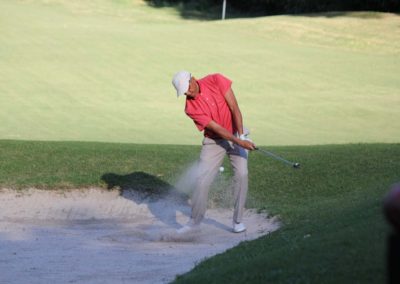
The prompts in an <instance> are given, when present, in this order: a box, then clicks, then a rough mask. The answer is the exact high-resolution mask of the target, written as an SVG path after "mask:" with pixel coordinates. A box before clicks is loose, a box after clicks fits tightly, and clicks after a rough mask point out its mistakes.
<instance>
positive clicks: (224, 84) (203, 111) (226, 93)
mask: <svg viewBox="0 0 400 284" xmlns="http://www.w3.org/2000/svg"><path fill="white" fill-rule="evenodd" d="M172 84H173V86H174V87H175V89H176V91H177V96H178V97H179V96H182V95H185V96H186V106H185V113H186V114H187V115H188V116H189V117H190V118H191V119H192V120H193V122H194V123H195V125H196V126H197V128H198V129H199V131H204V140H203V143H202V149H201V153H200V159H199V161H198V168H197V176H196V182H195V188H194V191H193V195H192V212H191V218H190V221H189V222H188V224H187V225H185V226H184V227H182V228H181V229H179V230H178V232H179V233H185V232H189V231H191V230H193V229H194V228H196V226H198V225H199V224H200V223H201V221H202V220H203V218H204V214H205V212H206V209H207V199H208V192H209V189H210V186H211V183H212V182H213V180H214V178H215V176H216V175H217V173H218V169H219V167H220V166H221V164H222V162H223V159H224V156H225V154H228V156H229V159H230V162H231V165H232V168H233V171H234V179H233V182H234V184H233V186H234V198H235V205H234V206H235V208H234V209H235V210H234V215H233V232H235V233H240V232H243V231H245V230H246V226H245V225H244V224H243V223H242V216H243V211H244V205H245V202H246V196H247V189H248V174H247V158H248V151H247V150H254V149H255V147H256V146H255V145H254V143H253V142H252V141H251V140H250V139H248V138H247V135H248V131H247V130H246V129H244V127H243V120H242V114H241V112H240V109H239V106H238V103H237V101H236V98H235V95H234V93H233V91H232V88H231V85H232V81H231V80H229V79H228V78H226V77H224V76H223V75H221V74H211V75H208V76H205V77H204V78H202V79H199V80H197V79H196V78H194V77H193V76H192V75H191V74H190V73H189V72H187V71H180V72H178V73H176V74H175V75H174V77H173V79H172Z"/></svg>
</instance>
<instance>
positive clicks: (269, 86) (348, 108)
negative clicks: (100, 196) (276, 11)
mask: <svg viewBox="0 0 400 284" xmlns="http://www.w3.org/2000/svg"><path fill="white" fill-rule="evenodd" d="M0 19H1V20H0V29H1V33H0V56H1V62H2V64H0V187H10V188H17V189H21V188H26V187H38V188H46V189H49V190H50V189H63V188H87V187H92V186H96V187H104V188H110V187H113V186H115V187H122V188H124V187H133V188H134V189H137V190H150V191H153V192H162V191H165V190H166V189H168V188H170V187H171V185H173V184H174V183H175V182H176V180H177V179H178V177H179V173H180V172H181V171H182V170H183V169H184V168H185V166H187V165H188V164H190V163H191V162H192V161H193V160H195V159H196V158H197V157H198V152H199V150H200V147H199V146H193V145H194V144H199V141H200V139H201V134H200V133H196V130H195V128H194V126H193V123H192V122H191V121H190V120H189V119H188V118H186V117H185V115H184V114H183V107H184V100H182V99H180V100H176V99H175V95H174V91H173V88H172V86H171V83H170V80H171V77H172V75H173V73H174V72H175V71H177V70H179V69H190V71H191V72H192V73H193V74H194V75H195V76H198V77H201V76H202V75H205V74H208V73H211V72H221V73H224V74H226V75H227V76H228V77H230V78H231V79H233V81H234V85H233V88H234V91H235V93H236V95H237V98H238V101H239V104H240V106H241V109H242V112H243V115H244V120H245V124H246V125H247V126H248V127H249V128H250V130H251V132H252V138H253V140H254V141H255V142H256V143H257V145H271V146H269V147H268V149H269V150H272V151H274V152H276V153H278V154H280V155H282V156H284V157H285V158H287V159H289V160H295V161H299V162H300V163H301V164H302V168H301V169H300V170H298V171H294V170H292V169H290V168H288V167H287V166H285V165H282V164H280V163H279V162H276V161H274V160H271V159H268V158H266V157H264V156H262V155H260V154H258V153H252V154H251V158H250V164H249V167H250V196H249V198H248V206H249V207H255V208H259V209H260V210H264V209H265V210H267V211H268V212H269V213H271V214H273V215H279V216H280V218H281V220H282V222H283V225H284V226H283V227H282V229H280V230H279V231H277V232H274V233H272V234H270V235H268V236H266V237H264V238H261V239H258V240H256V241H252V242H245V243H242V244H241V245H240V246H238V247H236V248H234V249H231V250H229V251H228V252H226V253H223V254H221V255H218V256H216V257H214V258H211V259H209V260H206V261H204V262H202V263H201V264H199V265H198V266H197V267H196V268H195V269H194V270H193V271H192V272H190V273H188V274H185V275H183V276H180V277H178V278H177V283H182V282H183V283H187V282H189V283H205V282H209V283H225V282H228V281H230V282H232V283H340V282H342V283H382V282H384V281H385V253H384V252H385V237H386V232H387V231H388V230H387V229H388V228H387V227H386V223H385V221H384V220H383V218H382V214H381V199H382V197H383V195H384V194H385V192H386V191H387V190H388V188H389V186H390V184H392V183H394V182H397V181H399V179H400V176H399V173H398V169H399V166H400V164H399V161H398V159H397V157H399V155H400V147H399V144H396V143H399V141H400V136H399V131H398V129H400V122H399V119H397V118H398V116H399V114H400V113H399V108H398V107H397V105H399V103H400V95H399V94H400V81H399V80H398V74H399V73H400V57H399V54H400V30H399V27H400V17H399V16H398V15H394V14H387V13H372V12H358V13H352V12H349V13H342V12H341V13H324V14H312V15H301V16H299V15H297V16H286V15H283V16H273V17H262V18H252V19H235V20H226V21H199V20H185V19H183V18H181V17H180V16H179V11H177V10H175V9H173V8H160V9H154V8H151V7H149V6H148V5H146V4H145V3H144V2H143V1H141V0H132V1H127V0H126V1H125V0H118V1H117V0H114V1H111V0H93V1H79V0H69V1H66V0H29V1H12V0H5V1H1V2H0ZM17 140H18V141H17ZM24 140H35V141H36V142H33V141H24ZM48 140H53V141H55V142H46V141H48ZM65 141H75V142H65ZM78 141H86V142H85V143H83V142H78ZM89 141H98V142H118V143H98V142H89ZM360 142H361V143H368V144H357V143H360ZM375 142H380V143H387V144H379V143H375ZM124 143H125V144H124ZM133 143H134V144H133ZM342 143H343V144H344V143H352V144H347V145H334V144H342ZM373 143H375V144H373ZM390 143H394V144H390ZM321 144H326V145H322V146H309V145H321ZM288 145H289V146H288ZM295 145H297V146H295ZM225 166H226V167H225V168H226V171H225V172H224V175H225V176H226V177H229V176H230V175H231V174H232V172H231V170H230V169H229V167H227V165H225ZM224 181H225V180H224V179H223V178H222V179H219V180H218V182H219V183H217V185H216V186H214V191H213V192H217V193H216V194H214V195H213V196H212V199H213V202H214V203H215V204H221V200H223V199H224V197H223V196H222V197H221V195H219V194H221V192H218V191H217V189H218V187H219V186H220V185H224ZM224 206H225V204H224Z"/></svg>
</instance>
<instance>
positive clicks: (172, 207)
mask: <svg viewBox="0 0 400 284" xmlns="http://www.w3.org/2000/svg"><path fill="white" fill-rule="evenodd" d="M101 180H102V181H103V182H105V183H106V184H107V188H108V189H117V190H119V191H120V195H121V196H122V197H124V198H126V199H128V200H131V201H132V202H135V203H136V204H138V205H139V204H146V205H147V207H148V209H149V210H150V211H151V213H152V214H153V216H154V217H156V218H157V219H159V220H160V221H162V222H163V223H164V224H166V225H168V226H171V227H179V224H178V223H177V220H176V218H175V216H176V212H177V211H181V212H182V213H183V214H185V215H189V207H188V204H187V200H188V197H187V196H186V195H185V194H183V193H181V192H178V191H177V190H176V189H175V188H174V187H173V186H172V185H170V184H169V183H167V182H165V181H163V180H161V179H160V178H158V177H156V176H154V175H151V174H148V173H145V172H134V173H130V174H126V175H119V174H115V173H106V174H103V175H102V177H101ZM160 202H162V204H161V203H160Z"/></svg>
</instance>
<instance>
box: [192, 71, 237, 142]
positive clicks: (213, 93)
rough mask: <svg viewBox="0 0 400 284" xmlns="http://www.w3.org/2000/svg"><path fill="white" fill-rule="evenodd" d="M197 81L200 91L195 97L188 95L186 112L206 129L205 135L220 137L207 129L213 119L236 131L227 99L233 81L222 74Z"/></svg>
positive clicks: (231, 130)
mask: <svg viewBox="0 0 400 284" xmlns="http://www.w3.org/2000/svg"><path fill="white" fill-rule="evenodd" d="M197 83H198V84H199V87H200V92H199V94H198V95H197V96H196V97H195V98H194V99H192V98H189V97H186V106H185V113H186V114H187V115H188V116H189V117H190V118H191V119H193V121H194V123H195V125H196V126H197V128H198V129H199V131H203V130H205V131H204V136H205V137H209V138H220V137H218V136H217V135H216V134H215V133H214V132H212V131H209V130H207V129H205V127H206V126H207V125H208V124H209V123H210V121H211V120H213V121H215V122H216V123H218V124H219V125H221V126H222V127H224V128H225V129H227V130H228V131H229V132H231V133H232V134H233V133H234V132H236V129H234V127H233V125H232V113H231V111H230V109H229V107H228V104H227V103H226V101H225V95H226V93H227V91H228V90H229V88H230V87H231V85H232V81H231V80H229V79H228V78H226V77H224V76H223V75H221V74H211V75H208V76H206V77H204V78H202V79H200V80H198V81H197Z"/></svg>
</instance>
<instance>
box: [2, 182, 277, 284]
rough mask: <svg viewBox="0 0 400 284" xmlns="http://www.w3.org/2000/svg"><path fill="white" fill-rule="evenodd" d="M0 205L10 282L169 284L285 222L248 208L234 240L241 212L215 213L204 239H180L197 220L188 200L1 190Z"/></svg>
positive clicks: (202, 229) (202, 230) (92, 192)
mask: <svg viewBox="0 0 400 284" xmlns="http://www.w3.org/2000/svg"><path fill="white" fill-rule="evenodd" d="M0 204H2V210H1V211H0V236H1V237H0V253H1V254H2V255H8V256H12V257H6V258H5V259H6V261H5V263H3V264H2V265H3V268H4V269H3V271H4V273H3V275H2V277H3V278H4V280H5V281H6V282H7V283H20V282H23V281H24V279H28V277H29V279H31V280H32V283H39V282H41V281H55V282H58V283H68V282H73V281H82V280H85V283H96V282H98V281H106V282H112V283H121V282H124V281H128V280H129V281H131V282H140V283H167V282H170V281H172V280H173V279H174V278H175V276H176V275H177V274H182V273H185V272H187V271H189V270H190V269H192V268H193V267H194V265H195V264H197V263H199V262H200V261H202V260H204V259H205V258H208V257H211V256H213V255H215V254H218V253H221V252H223V251H225V250H227V249H229V248H231V247H234V246H236V245H238V244H239V243H240V242H241V241H245V240H253V239H256V238H258V237H260V236H262V235H265V234H268V233H269V232H272V231H274V230H277V229H278V228H279V221H278V220H277V218H270V217H268V216H267V214H257V213H256V211H255V210H246V212H245V214H244V220H243V221H244V222H245V223H246V226H247V231H246V232H245V233H241V234H234V233H232V231H231V230H232V228H231V223H232V214H233V211H232V210H230V209H220V208H212V209H209V210H207V213H206V218H205V220H204V222H203V224H202V225H201V226H200V230H199V231H198V232H196V234H190V235H188V236H185V237H180V238H176V235H175V234H174V232H175V231H176V229H179V228H181V227H182V226H183V225H184V224H185V223H186V222H187V220H188V219H189V213H190V207H189V205H188V204H187V202H183V201H182V200H180V199H176V198H174V197H166V198H163V199H159V200H154V199H149V198H144V197H143V195H140V194H136V193H135V192H127V193H124V194H122V195H120V192H119V191H117V190H111V191H110V190H104V189H100V188H89V189H84V190H83V189H75V190H68V191H54V190H53V191H52V190H38V189H33V188H32V189H27V190H22V191H15V190H11V189H1V190H0ZM188 252H190V253H188ZM39 260H40V261H39Z"/></svg>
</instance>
